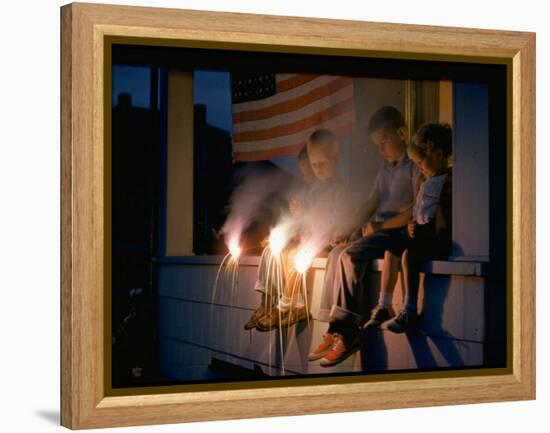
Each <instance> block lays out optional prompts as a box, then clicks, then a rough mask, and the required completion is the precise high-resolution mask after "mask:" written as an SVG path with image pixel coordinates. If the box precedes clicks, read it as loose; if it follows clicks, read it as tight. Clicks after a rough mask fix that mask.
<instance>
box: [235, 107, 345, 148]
mask: <svg viewBox="0 0 550 433" xmlns="http://www.w3.org/2000/svg"><path fill="white" fill-rule="evenodd" d="M346 125H352V123H351V122H350V113H347V112H346V113H343V114H341V115H340V116H337V117H334V118H332V119H329V120H327V121H325V122H322V123H318V124H315V125H312V126H311V127H310V128H307V129H304V130H301V131H298V132H296V133H294V134H291V135H285V136H277V137H273V138H270V139H267V140H262V141H247V142H241V143H234V145H233V146H234V151H235V152H255V151H257V150H266V149H271V148H275V147H286V146H288V145H289V143H301V142H304V143H305V141H306V140H307V138H308V137H309V136H310V134H311V133H312V132H313V131H315V130H316V129H318V128H328V129H330V130H331V131H336V130H337V129H340V128H342V127H344V126H346Z"/></svg>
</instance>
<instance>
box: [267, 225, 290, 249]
mask: <svg viewBox="0 0 550 433" xmlns="http://www.w3.org/2000/svg"><path fill="white" fill-rule="evenodd" d="M286 242H287V239H286V235H285V233H284V230H283V228H282V227H280V226H279V227H275V228H274V229H273V230H271V233H270V234H269V246H270V247H271V251H272V252H273V254H275V255H279V254H281V251H283V248H284V247H285V245H286Z"/></svg>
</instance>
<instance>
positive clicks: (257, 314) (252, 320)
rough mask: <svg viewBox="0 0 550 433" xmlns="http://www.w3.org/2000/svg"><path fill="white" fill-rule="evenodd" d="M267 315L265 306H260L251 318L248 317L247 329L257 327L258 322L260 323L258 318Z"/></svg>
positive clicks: (245, 326)
mask: <svg viewBox="0 0 550 433" xmlns="http://www.w3.org/2000/svg"><path fill="white" fill-rule="evenodd" d="M264 315H265V308H264V307H258V308H256V310H255V311H254V312H253V313H252V316H250V319H248V322H246V323H245V324H244V329H245V330H247V331H248V330H250V329H253V328H255V327H256V324H257V323H258V320H260V318H261V317H262V316H264Z"/></svg>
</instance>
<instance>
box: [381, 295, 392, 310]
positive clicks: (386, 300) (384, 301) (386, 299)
mask: <svg viewBox="0 0 550 433" xmlns="http://www.w3.org/2000/svg"><path fill="white" fill-rule="evenodd" d="M391 300H392V293H389V292H380V294H379V295H378V305H379V306H380V307H384V308H388V307H390V306H391Z"/></svg>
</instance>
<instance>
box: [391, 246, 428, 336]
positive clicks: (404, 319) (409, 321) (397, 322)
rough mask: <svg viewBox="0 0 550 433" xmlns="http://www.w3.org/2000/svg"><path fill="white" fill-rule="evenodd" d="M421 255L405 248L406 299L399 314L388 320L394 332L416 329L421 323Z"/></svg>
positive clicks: (402, 264) (403, 268) (403, 260)
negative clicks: (419, 302) (419, 298)
mask: <svg viewBox="0 0 550 433" xmlns="http://www.w3.org/2000/svg"><path fill="white" fill-rule="evenodd" d="M421 263H422V259H421V257H418V255H416V254H413V252H412V251H411V250H405V251H404V252H403V256H402V258H401V269H402V270H403V275H404V282H405V301H404V305H403V308H402V309H401V311H400V312H399V314H398V315H397V316H396V317H394V318H393V319H392V320H390V321H389V322H387V325H386V326H387V329H389V330H390V331H392V332H396V333H402V332H408V331H412V330H415V329H416V328H418V325H419V318H418V311H417V303H418V285H419V282H420V265H421Z"/></svg>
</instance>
